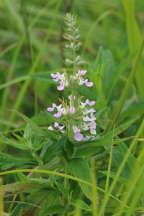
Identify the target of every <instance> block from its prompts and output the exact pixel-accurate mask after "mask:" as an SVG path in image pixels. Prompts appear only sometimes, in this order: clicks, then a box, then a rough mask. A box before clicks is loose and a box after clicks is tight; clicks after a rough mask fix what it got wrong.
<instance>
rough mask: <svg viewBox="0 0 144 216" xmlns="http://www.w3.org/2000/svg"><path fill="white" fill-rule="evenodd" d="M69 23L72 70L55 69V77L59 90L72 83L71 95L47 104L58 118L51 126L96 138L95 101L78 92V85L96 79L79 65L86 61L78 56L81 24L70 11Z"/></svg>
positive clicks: (80, 137) (78, 138)
mask: <svg viewBox="0 0 144 216" xmlns="http://www.w3.org/2000/svg"><path fill="white" fill-rule="evenodd" d="M65 22H66V25H67V33H66V34H65V39H66V40H67V41H68V42H67V44H66V48H68V49H69V51H70V52H71V55H70V58H66V62H67V63H69V65H71V67H72V70H70V71H72V73H70V72H69V73H67V71H66V70H65V72H64V73H59V72H56V73H52V74H51V77H52V79H53V81H54V82H57V83H58V86H57V90H58V91H62V90H64V89H65V87H69V90H71V95H70V96H69V97H68V99H67V100H66V99H63V100H62V101H61V104H59V105H57V104H55V103H53V104H52V106H51V107H48V108H47V111H48V112H50V113H51V114H52V115H53V116H54V117H55V119H56V121H55V122H54V123H53V125H50V126H49V127H48V130H50V131H53V130H57V131H59V132H60V133H66V134H67V135H68V136H70V137H72V138H73V139H74V140H76V141H78V142H80V141H88V140H93V139H95V136H96V116H95V113H96V110H95V109H94V107H93V106H94V105H95V101H90V100H89V99H85V100H84V97H83V96H82V97H81V96H78V92H76V89H78V88H77V87H78V86H79V87H80V86H82V85H85V86H86V87H92V86H93V82H90V81H89V80H88V79H87V78H85V75H86V73H87V71H86V70H81V69H79V68H78V67H79V65H81V64H82V60H81V59H80V56H76V51H77V49H78V48H79V46H80V44H81V43H80V42H78V41H77V40H78V38H79V33H78V28H77V27H76V26H75V25H76V21H75V18H74V17H73V16H72V15H70V14H67V15H66V17H65Z"/></svg>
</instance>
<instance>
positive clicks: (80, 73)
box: [78, 70, 87, 76]
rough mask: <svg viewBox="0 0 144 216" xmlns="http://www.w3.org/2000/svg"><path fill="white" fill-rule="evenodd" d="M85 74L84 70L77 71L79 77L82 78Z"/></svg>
mask: <svg viewBox="0 0 144 216" xmlns="http://www.w3.org/2000/svg"><path fill="white" fill-rule="evenodd" d="M86 73H87V71H86V70H79V71H78V75H79V76H84V75H85V74H86Z"/></svg>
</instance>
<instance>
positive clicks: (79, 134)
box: [74, 133, 83, 142]
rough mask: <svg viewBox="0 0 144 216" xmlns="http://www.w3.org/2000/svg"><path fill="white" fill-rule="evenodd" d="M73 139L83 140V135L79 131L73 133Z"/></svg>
mask: <svg viewBox="0 0 144 216" xmlns="http://www.w3.org/2000/svg"><path fill="white" fill-rule="evenodd" d="M74 139H75V140H76V141H79V142H80V141H82V140H83V135H82V134H81V133H75V136H74Z"/></svg>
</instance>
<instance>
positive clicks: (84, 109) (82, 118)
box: [47, 95, 96, 141]
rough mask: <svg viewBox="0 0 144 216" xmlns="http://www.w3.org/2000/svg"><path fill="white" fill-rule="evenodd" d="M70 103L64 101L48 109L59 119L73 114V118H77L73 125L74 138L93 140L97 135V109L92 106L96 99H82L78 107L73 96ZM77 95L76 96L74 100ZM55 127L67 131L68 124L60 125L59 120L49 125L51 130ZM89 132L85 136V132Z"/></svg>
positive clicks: (62, 131)
mask: <svg viewBox="0 0 144 216" xmlns="http://www.w3.org/2000/svg"><path fill="white" fill-rule="evenodd" d="M68 99H69V103H64V102H63V103H62V104H60V105H56V104H52V107H48V108H47V111H48V112H52V113H53V116H54V117H55V118H56V119H59V118H60V117H62V116H66V115H67V114H69V115H73V119H75V124H73V125H72V130H73V133H74V139H75V140H76V141H87V140H93V139H94V138H95V136H94V135H96V122H95V121H96V117H95V115H94V114H95V112H96V110H95V109H94V108H92V107H93V106H94V105H95V101H90V100H89V99H86V100H85V102H83V101H82V100H80V102H79V105H78V107H77V109H76V108H75V107H74V106H72V96H71V95H70V96H69V97H68ZM75 100H76V97H75V96H74V101H75ZM54 128H56V129H58V130H59V131H60V132H61V133H64V132H66V126H65V125H64V124H63V125H59V124H58V122H55V123H54V127H53V126H51V125H50V126H49V127H48V129H49V130H51V131H52V130H54ZM85 132H86V133H87V132H88V133H89V134H90V135H86V136H84V134H83V133H85Z"/></svg>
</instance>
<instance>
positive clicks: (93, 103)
mask: <svg viewBox="0 0 144 216" xmlns="http://www.w3.org/2000/svg"><path fill="white" fill-rule="evenodd" d="M86 103H87V104H88V105H89V106H94V105H95V101H90V100H89V99H86Z"/></svg>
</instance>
